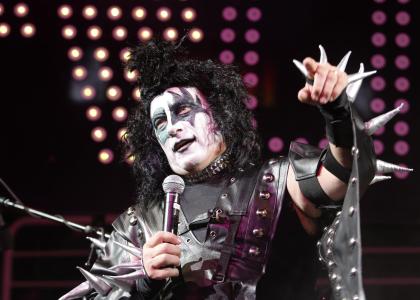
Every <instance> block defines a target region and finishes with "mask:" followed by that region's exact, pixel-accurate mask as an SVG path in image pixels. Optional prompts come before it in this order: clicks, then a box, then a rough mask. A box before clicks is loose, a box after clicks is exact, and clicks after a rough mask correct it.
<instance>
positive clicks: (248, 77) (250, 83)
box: [243, 72, 259, 88]
mask: <svg viewBox="0 0 420 300" xmlns="http://www.w3.org/2000/svg"><path fill="white" fill-rule="evenodd" d="M243 80H244V83H245V85H246V86H247V87H248V88H254V87H256V86H257V85H258V81H259V79H258V76H257V74H255V73H252V72H249V73H246V74H245V75H244V77H243Z"/></svg>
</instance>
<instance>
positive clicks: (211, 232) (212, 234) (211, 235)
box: [209, 230, 216, 239]
mask: <svg viewBox="0 0 420 300" xmlns="http://www.w3.org/2000/svg"><path fill="white" fill-rule="evenodd" d="M209 235H210V237H211V238H212V239H214V238H215V237H216V231H214V230H212V231H210V233H209Z"/></svg>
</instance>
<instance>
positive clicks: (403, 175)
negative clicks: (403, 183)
mask: <svg viewBox="0 0 420 300" xmlns="http://www.w3.org/2000/svg"><path fill="white" fill-rule="evenodd" d="M399 166H400V167H404V168H407V165H406V164H399ZM410 173H411V172H394V175H395V177H396V178H398V179H405V178H407V177H408V176H409V175H410Z"/></svg>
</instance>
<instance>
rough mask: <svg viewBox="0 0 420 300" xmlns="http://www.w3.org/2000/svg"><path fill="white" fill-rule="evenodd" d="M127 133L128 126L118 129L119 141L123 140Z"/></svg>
mask: <svg viewBox="0 0 420 300" xmlns="http://www.w3.org/2000/svg"><path fill="white" fill-rule="evenodd" d="M126 133H127V128H126V127H123V128H120V129H118V132H117V138H118V140H119V141H122V140H123V137H124V136H125V134H126Z"/></svg>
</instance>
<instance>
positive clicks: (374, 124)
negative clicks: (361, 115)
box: [365, 103, 404, 135]
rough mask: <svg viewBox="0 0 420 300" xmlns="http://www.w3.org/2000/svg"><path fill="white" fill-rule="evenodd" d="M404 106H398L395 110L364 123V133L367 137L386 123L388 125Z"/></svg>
mask: <svg viewBox="0 0 420 300" xmlns="http://www.w3.org/2000/svg"><path fill="white" fill-rule="evenodd" d="M403 106H404V104H403V103H401V105H400V106H398V107H397V108H395V109H393V110H391V111H389V112H387V113H384V114H382V115H380V116H377V117H375V118H373V119H371V120H369V121H367V122H365V131H366V133H367V134H368V135H372V134H374V133H375V131H376V130H378V129H379V128H381V127H382V126H384V125H385V124H386V123H388V122H389V121H390V120H391V119H392V118H393V117H395V116H396V115H397V114H398V113H399V112H400V111H401V109H402V108H403Z"/></svg>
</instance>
